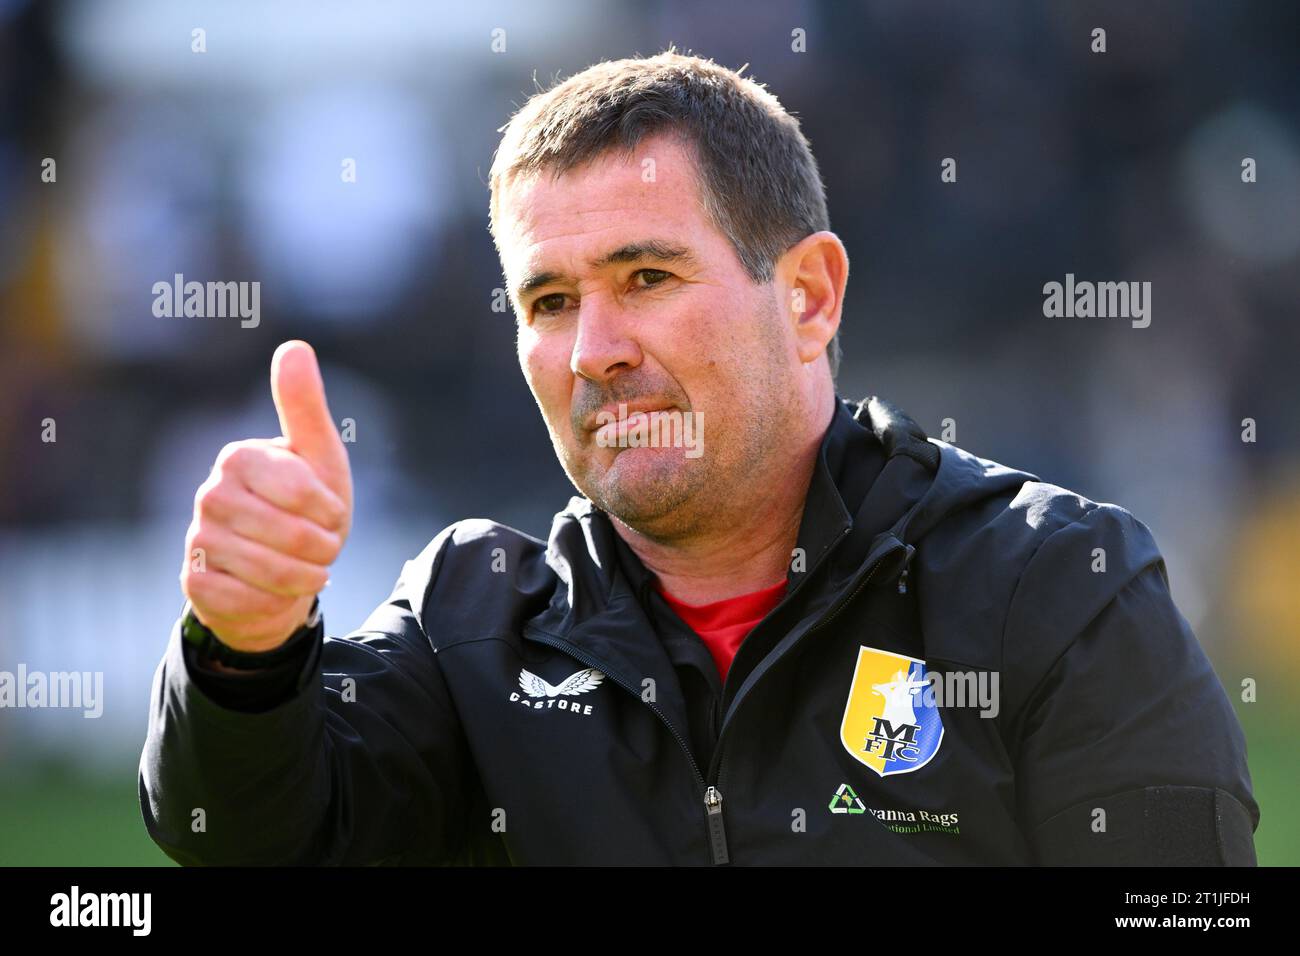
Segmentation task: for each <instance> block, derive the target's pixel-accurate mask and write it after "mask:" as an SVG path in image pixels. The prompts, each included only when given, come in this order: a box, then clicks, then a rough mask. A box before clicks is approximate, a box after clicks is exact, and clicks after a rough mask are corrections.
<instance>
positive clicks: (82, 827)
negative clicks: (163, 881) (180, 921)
mask: <svg viewBox="0 0 1300 956" xmlns="http://www.w3.org/2000/svg"><path fill="white" fill-rule="evenodd" d="M135 772H136V768H135V765H134V764H132V765H130V766H129V767H125V768H123V770H122V772H121V773H120V774H116V775H113V776H107V777H100V776H90V775H87V774H84V773H81V772H79V771H77V770H75V769H72V768H68V767H65V766H61V765H45V766H40V767H30V768H24V771H23V772H21V773H20V774H18V775H16V776H15V775H11V768H10V767H5V768H4V769H3V771H0V866H174V865H175V864H174V863H172V861H171V860H170V859H169V858H168V857H167V856H166V854H164V853H163V852H162V850H160V849H158V847H157V846H155V845H154V842H153V841H152V840H150V839H149V834H148V832H147V831H146V830H145V828H144V819H143V817H142V816H141V814H140V801H139V797H138V796H137V791H136V777H135Z"/></svg>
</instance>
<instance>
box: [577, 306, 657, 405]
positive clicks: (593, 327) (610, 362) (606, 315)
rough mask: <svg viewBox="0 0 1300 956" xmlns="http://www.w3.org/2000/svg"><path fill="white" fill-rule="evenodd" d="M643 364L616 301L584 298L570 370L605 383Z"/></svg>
mask: <svg viewBox="0 0 1300 956" xmlns="http://www.w3.org/2000/svg"><path fill="white" fill-rule="evenodd" d="M640 364H641V347H640V346H639V345H638V344H637V342H636V340H635V339H634V338H632V337H631V336H630V335H629V334H628V329H627V326H626V325H625V324H624V323H623V321H622V310H621V309H620V308H619V306H618V304H617V303H616V302H603V301H600V300H599V299H598V298H597V297H595V296H585V297H584V298H583V299H582V300H581V303H580V304H579V306H578V332H577V337H576V338H575V339H574V341H573V354H572V355H571V356H570V358H569V368H570V369H571V370H572V372H573V374H574V375H577V376H580V377H582V378H585V379H587V380H589V381H592V382H599V383H602V384H603V383H605V382H607V381H609V380H610V379H611V378H613V377H614V376H615V375H617V374H618V373H619V372H625V371H627V370H628V369H633V368H636V367H637V366H638V365H640Z"/></svg>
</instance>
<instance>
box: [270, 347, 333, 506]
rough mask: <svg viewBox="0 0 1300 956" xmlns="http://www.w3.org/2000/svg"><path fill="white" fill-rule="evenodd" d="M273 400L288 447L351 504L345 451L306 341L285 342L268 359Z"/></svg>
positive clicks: (313, 357) (313, 355)
mask: <svg viewBox="0 0 1300 956" xmlns="http://www.w3.org/2000/svg"><path fill="white" fill-rule="evenodd" d="M271 397H272V398H273V399H274V400H275V410H276V412H277V413H278V414H279V416H280V431H281V432H283V433H284V437H285V438H286V439H288V442H289V447H290V449H292V450H293V451H294V452H295V453H296V454H298V455H301V456H302V457H303V458H304V459H306V461H307V463H308V464H309V465H311V466H312V469H313V470H314V471H315V472H316V474H318V475H320V477H321V480H322V481H324V482H325V484H326V485H328V486H329V488H330V489H331V490H332V491H334V492H335V494H338V495H340V496H341V497H343V498H344V500H346V501H350V500H351V486H352V478H351V475H350V471H349V468H348V453H347V449H345V448H344V447H343V440H342V439H341V438H339V433H338V431H337V430H336V429H335V427H334V420H333V419H332V418H331V417H330V410H329V405H328V404H326V402H325V383H324V381H322V380H321V375H320V367H319V366H318V365H317V364H316V353H315V352H314V351H312V347H311V346H310V345H308V344H307V343H306V342H302V341H299V340H293V341H290V342H285V343H283V344H282V345H281V346H280V347H279V348H278V349H276V350H275V355H274V356H273V357H272V359H271Z"/></svg>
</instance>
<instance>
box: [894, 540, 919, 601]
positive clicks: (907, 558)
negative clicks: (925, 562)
mask: <svg viewBox="0 0 1300 956" xmlns="http://www.w3.org/2000/svg"><path fill="white" fill-rule="evenodd" d="M915 553H916V547H915V546H914V545H910V544H909V545H907V552H906V553H905V554H904V555H903V572H902V573H901V574H900V575H899V576H898V593H899V594H906V593H907V569H908V565H910V564H911V563H912V555H913V554H915Z"/></svg>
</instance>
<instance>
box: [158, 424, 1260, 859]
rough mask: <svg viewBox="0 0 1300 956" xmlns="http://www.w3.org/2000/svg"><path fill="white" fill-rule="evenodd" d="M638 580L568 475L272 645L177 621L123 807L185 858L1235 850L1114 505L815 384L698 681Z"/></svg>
mask: <svg viewBox="0 0 1300 956" xmlns="http://www.w3.org/2000/svg"><path fill="white" fill-rule="evenodd" d="M651 585H652V580H651V577H650V574H649V572H648V571H647V570H646V569H645V567H644V566H643V565H642V564H641V563H640V561H639V560H638V559H637V558H636V557H635V555H634V554H633V553H632V552H631V550H630V549H629V548H628V547H627V546H626V544H625V543H624V542H623V541H622V540H621V539H620V538H619V536H618V535H617V534H616V533H615V532H614V529H613V527H612V526H611V524H610V520H609V518H608V517H607V516H606V515H605V514H604V513H602V512H600V511H599V510H596V509H595V508H594V507H593V506H592V505H591V503H590V502H589V501H587V500H586V499H583V498H574V499H573V500H572V501H571V502H570V503H569V506H568V508H567V509H566V510H565V511H563V512H561V513H560V514H558V515H556V518H555V522H554V526H553V528H552V530H551V534H550V539H549V541H547V542H543V541H540V540H538V539H536V538H533V537H530V536H528V535H525V534H522V533H520V532H518V531H515V530H513V529H511V528H507V527H504V526H502V525H500V524H496V523H494V522H491V521H486V520H467V521H461V522H458V523H456V524H454V525H452V526H451V527H449V528H447V529H446V530H444V531H443V532H442V533H440V534H439V535H438V536H437V537H436V538H434V539H433V541H432V542H431V543H430V544H429V545H428V547H426V548H425V549H424V551H423V552H422V553H421V554H419V555H418V556H417V557H416V558H414V559H413V560H411V561H408V562H407V563H406V565H405V567H404V569H403V571H402V574H401V576H400V579H399V580H398V582H397V585H396V587H395V589H394V591H393V593H392V595H391V596H390V597H389V599H388V600H387V601H386V602H385V603H383V604H382V605H380V606H379V608H378V609H376V610H375V612H374V613H373V614H372V615H371V616H370V618H369V619H368V620H367V621H366V622H365V623H364V624H363V625H362V627H361V628H360V629H359V630H357V631H355V632H353V633H351V634H349V635H347V636H346V637H343V638H327V639H321V637H320V634H319V628H318V629H317V632H316V633H315V634H312V635H309V639H307V640H301V641H300V642H299V647H300V650H298V651H296V652H295V653H294V654H292V655H291V657H290V660H289V661H288V663H286V664H281V665H279V666H278V667H273V668H270V669H267V670H263V671H256V672H250V673H249V674H247V675H243V674H241V675H219V674H216V673H214V672H211V671H209V670H207V669H205V667H204V666H203V662H202V661H201V660H199V659H198V658H197V657H196V653H195V652H194V650H193V649H192V647H191V645H189V644H187V643H185V642H183V641H182V640H181V639H180V635H179V622H178V626H177V627H176V628H174V629H173V633H172V635H171V638H170V641H169V643H168V645H167V650H166V653H165V655H164V657H163V660H162V662H161V664H160V665H159V668H158V671H157V674H156V676H155V680H154V686H153V693H152V704H151V709H150V717H149V731H148V738H147V740H146V742H145V746H144V751H143V754H142V757H141V762H140V804H141V808H142V810H143V813H144V819H145V823H146V826H147V827H148V830H149V833H150V835H151V836H152V837H153V839H154V840H155V841H156V842H157V843H158V845H159V846H161V847H162V848H163V849H164V850H165V851H166V852H167V853H168V854H169V855H170V856H171V857H173V858H174V859H176V860H178V861H180V862H182V863H190V864H228V863H233V864H241V863H247V864H269V863H298V864H370V863H404V864H405V863H444V862H447V863H477V864H481V863H516V864H709V863H725V862H732V863H737V864H766V863H778V864H780V863H784V864H819V863H829V864H952V863H990V864H1023V863H1118V864H1128V863H1191V864H1209V865H1222V864H1229V865H1238V864H1254V862H1255V854H1254V845H1253V839H1252V834H1253V831H1254V829H1255V828H1256V827H1257V826H1258V822H1259V808H1258V806H1257V804H1256V803H1255V801H1254V799H1253V796H1252V793H1251V783H1250V775H1249V772H1248V770H1247V767H1246V746H1245V740H1244V738H1243V735H1242V731H1241V727H1240V725H1239V723H1238V721H1237V719H1236V716H1235V714H1234V713H1233V709H1232V706H1231V704H1230V703H1229V700H1228V698H1227V696H1226V694H1225V692H1224V689H1223V686H1222V685H1221V684H1220V682H1219V680H1218V678H1217V677H1216V676H1215V674H1214V671H1213V670H1212V669H1211V666H1210V664H1209V661H1208V660H1207V659H1206V656H1205V654H1204V653H1203V652H1202V650H1201V648H1200V646H1199V645H1198V644H1197V641H1196V639H1195V637H1194V636H1193V635H1192V633H1191V631H1190V629H1189V628H1188V625H1187V623H1186V622H1185V621H1184V620H1183V618H1182V617H1181V616H1180V615H1179V613H1178V611H1177V609H1176V608H1175V607H1174V604H1173V602H1172V601H1171V599H1170V596H1169V591H1168V582H1167V578H1166V573H1165V568H1164V563H1163V561H1162V559H1161V556H1160V553H1159V551H1158V550H1157V548H1156V545H1155V543H1154V541H1153V540H1152V538H1151V535H1150V533H1149V532H1148V531H1147V529H1146V528H1145V527H1144V526H1143V525H1142V524H1141V523H1139V522H1138V521H1137V520H1135V519H1134V518H1133V517H1132V516H1131V515H1130V514H1129V513H1128V512H1127V511H1125V510H1123V509H1122V508H1118V507H1116V506H1114V505H1109V504H1097V503H1094V502H1092V501H1089V500H1087V499H1085V498H1082V497H1080V496H1079V495H1076V494H1073V493H1072V492H1069V491H1066V490H1065V489H1063V488H1059V487H1056V486H1054V485H1050V484H1045V483H1042V482H1039V481H1037V480H1036V479H1035V478H1034V476H1033V475H1029V474H1026V473H1025V472H1021V471H1015V470H1012V469H1009V468H1006V467H1004V466H1002V465H998V464H995V463H993V462H990V461H986V460H984V459H981V458H977V457H975V456H973V455H971V454H969V453H967V452H965V451H963V450H962V449H960V448H956V447H954V446H952V445H949V444H946V443H944V442H939V441H935V440H932V439H927V438H926V437H925V436H924V434H923V433H922V432H921V430H920V429H919V428H918V427H917V426H916V425H915V423H913V422H912V421H911V420H910V419H907V418H906V417H905V416H902V415H901V414H900V413H898V412H897V411H896V410H894V409H892V408H891V407H890V406H888V405H887V404H886V403H883V402H880V401H878V400H875V399H873V400H870V401H867V402H863V403H862V404H861V405H856V406H855V405H853V404H850V403H847V402H844V401H842V400H841V401H839V402H837V408H836V412H835V416H834V418H833V420H832V422H831V424H830V427H829V428H828V429H827V432H826V435H825V438H824V440H823V443H822V447H821V451H820V455H819V459H818V462H817V467H816V470H815V473H814V475H813V477H812V481H811V484H810V487H809V490H808V495H807V499H806V503H805V510H804V515H803V522H802V525H801V527H800V531H799V538H798V550H796V552H795V555H794V558H793V561H792V568H791V571H790V575H789V585H790V586H789V588H788V591H787V594H786V596H785V598H784V599H783V600H782V601H781V603H780V604H779V605H778V606H777V607H776V608H775V609H774V610H773V611H772V612H771V613H770V614H769V615H768V616H767V617H766V618H764V620H763V621H762V622H761V623H760V624H759V625H758V626H757V627H756V628H755V629H754V631H753V632H751V633H750V635H749V636H748V637H747V638H746V640H745V641H744V643H743V644H742V645H741V647H740V650H739V652H738V653H737V655H736V658H735V661H734V662H733V664H732V666H731V670H730V671H729V672H728V675H727V680H726V684H725V686H723V685H722V683H721V682H720V681H719V678H718V672H717V670H716V667H715V665H714V663H713V661H712V659H711V657H710V655H709V653H708V651H707V649H706V648H705V646H704V644H703V643H702V642H701V641H700V639H699V638H698V637H697V636H696V635H695V634H694V633H693V632H691V631H690V630H689V629H688V628H687V627H686V626H685V624H683V622H682V621H681V620H680V619H679V618H678V617H677V616H676V615H675V614H674V613H673V612H672V611H671V610H670V609H669V608H668V606H667V604H666V603H665V602H664V601H663V599H662V598H661V597H660V596H659V595H658V594H657V593H656V592H655V590H654V589H653V587H652V586H651ZM995 677H996V684H995V683H994V678H995ZM927 679H929V680H930V681H932V682H933V683H931V684H928V685H927V684H926V683H925V681H926V680H927ZM957 681H965V682H966V683H964V684H963V685H962V686H963V687H964V688H965V689H966V690H967V692H968V697H967V700H966V704H967V705H966V706H961V704H962V703H963V702H962V701H961V700H960V699H958V697H957V695H956V693H955V691H956V682H957ZM980 689H983V690H984V691H985V692H986V696H985V697H983V698H982V699H979V697H978V691H979V690H980ZM995 692H996V693H995ZM994 699H995V700H996V706H993V705H992V702H993V701H994Z"/></svg>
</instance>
